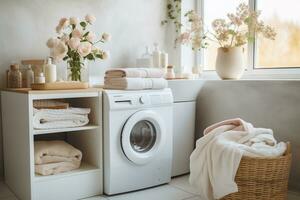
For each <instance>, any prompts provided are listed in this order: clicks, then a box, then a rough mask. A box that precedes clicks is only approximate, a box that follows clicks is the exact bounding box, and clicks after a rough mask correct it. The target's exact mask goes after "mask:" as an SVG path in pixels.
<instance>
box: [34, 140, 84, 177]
mask: <svg viewBox="0 0 300 200" xmlns="http://www.w3.org/2000/svg"><path fill="white" fill-rule="evenodd" d="M81 159H82V153H81V152H80V151H79V150H78V149H76V148H75V147H73V146H72V145H70V144H68V143H66V142H65V141H61V140H54V141H35V142H34V163H35V172H36V173H38V174H41V175H51V174H58V173H62V172H67V171H71V170H73V169H77V168H79V167H80V163H81Z"/></svg>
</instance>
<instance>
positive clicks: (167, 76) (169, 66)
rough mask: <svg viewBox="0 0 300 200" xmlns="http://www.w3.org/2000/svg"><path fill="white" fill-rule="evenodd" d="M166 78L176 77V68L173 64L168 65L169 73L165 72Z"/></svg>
mask: <svg viewBox="0 0 300 200" xmlns="http://www.w3.org/2000/svg"><path fill="white" fill-rule="evenodd" d="M165 77H166V79H173V78H175V73H174V68H173V66H172V65H168V67H167V73H166V74H165Z"/></svg>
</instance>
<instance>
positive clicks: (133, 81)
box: [104, 77, 168, 90]
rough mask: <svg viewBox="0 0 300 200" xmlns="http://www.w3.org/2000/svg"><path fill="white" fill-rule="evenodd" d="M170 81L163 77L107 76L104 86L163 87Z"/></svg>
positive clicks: (120, 88)
mask: <svg viewBox="0 0 300 200" xmlns="http://www.w3.org/2000/svg"><path fill="white" fill-rule="evenodd" d="M167 86H168V82H167V81H166V80H165V79H163V78H107V77H106V78H105V81H104V88H106V89H118V90H145V89H163V88H166V87H167Z"/></svg>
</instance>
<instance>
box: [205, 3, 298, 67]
mask: <svg viewBox="0 0 300 200" xmlns="http://www.w3.org/2000/svg"><path fill="white" fill-rule="evenodd" d="M199 1H201V0H199ZM243 2H245V3H249V5H255V6H254V7H255V9H256V10H261V11H262V14H261V17H260V19H262V20H263V21H264V22H265V23H266V24H270V25H271V26H273V27H274V28H275V30H276V32H277V36H276V39H275V41H273V40H268V39H265V38H263V37H258V38H256V42H255V44H253V48H250V49H251V51H250V52H249V51H246V53H245V60H248V59H251V61H254V62H247V63H248V69H250V70H251V71H252V70H254V71H255V70H256V71H261V69H274V68H277V69H278V68H285V69H288V68H299V67H300V10H299V6H300V1H299V0H298V1H297V0H285V1H282V0H249V1H248V0H226V1H221V2H220V1H219V0H202V3H203V4H202V5H203V8H201V10H202V11H203V13H202V15H203V19H204V24H205V25H206V27H205V28H208V29H209V28H211V23H212V21H213V20H214V19H216V18H225V17H226V15H227V13H230V12H234V11H235V8H236V7H237V6H238V5H239V4H240V3H243ZM250 47H252V44H251V45H250ZM217 48H218V45H217V44H213V43H210V45H209V47H208V48H207V49H205V50H203V51H202V53H201V61H202V62H201V63H202V64H203V66H204V70H215V61H216V56H217ZM245 49H246V50H248V47H247V46H245ZM250 65H251V66H250Z"/></svg>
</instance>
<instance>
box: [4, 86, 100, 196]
mask: <svg viewBox="0 0 300 200" xmlns="http://www.w3.org/2000/svg"><path fill="white" fill-rule="evenodd" d="M42 99H46V100H51V99H58V100H63V101H64V102H68V103H70V105H72V106H73V107H78V108H90V109H91V112H90V114H89V115H88V117H89V121H90V124H88V125H86V126H82V127H73V128H56V129H47V130H40V129H34V127H33V123H32V122H33V116H34V109H33V104H34V101H35V100H42ZM1 110H2V115H3V116H5V117H2V123H3V141H4V142H3V148H4V152H5V156H4V158H5V162H4V164H5V180H6V182H7V184H8V186H9V187H10V188H11V189H12V190H13V192H14V193H15V194H16V196H18V198H19V199H24V200H40V199H42V200H53V199H84V198H88V197H91V196H96V195H99V194H102V192H103V191H102V190H103V185H102V184H103V163H102V92H101V90H96V89H86V90H68V91H63V90H62V91H29V92H15V91H2V92H1ZM15 122H18V123H17V125H16V123H15ZM54 128H55V126H54ZM60 133H63V134H60ZM37 140H47V141H48V140H64V141H66V142H67V143H69V144H70V145H72V146H74V147H75V148H77V149H78V150H80V151H81V152H82V155H83V162H82V164H81V166H80V168H78V169H76V170H72V171H70V172H65V173H60V174H56V175H50V176H40V175H37V174H35V165H34V162H33V161H34V156H35V154H34V153H35V148H34V142H35V141H37ZM16 155H17V156H16Z"/></svg>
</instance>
